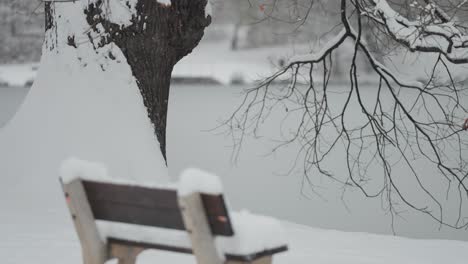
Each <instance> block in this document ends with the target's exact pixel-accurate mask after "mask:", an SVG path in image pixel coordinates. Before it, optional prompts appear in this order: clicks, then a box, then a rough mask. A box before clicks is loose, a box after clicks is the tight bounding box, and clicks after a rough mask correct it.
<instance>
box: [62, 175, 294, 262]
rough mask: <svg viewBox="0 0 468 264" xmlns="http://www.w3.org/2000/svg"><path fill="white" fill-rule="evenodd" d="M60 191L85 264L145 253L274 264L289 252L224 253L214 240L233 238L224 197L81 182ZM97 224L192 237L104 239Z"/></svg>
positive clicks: (130, 259) (129, 258)
mask: <svg viewBox="0 0 468 264" xmlns="http://www.w3.org/2000/svg"><path fill="white" fill-rule="evenodd" d="M62 188H63V191H64V193H65V197H66V200H67V205H68V208H69V210H70V213H71V215H72V218H73V222H74V225H75V228H76V231H77V233H78V237H79V239H80V242H81V247H82V253H83V258H84V263H85V264H103V263H105V262H106V261H107V260H109V259H114V258H117V259H118V260H119V263H120V264H134V263H135V261H136V258H137V256H138V254H139V253H141V252H142V251H144V250H146V249H158V250H167V251H174V252H180V253H189V254H194V255H195V257H196V259H197V262H198V263H200V264H221V263H232V264H234V263H236V264H237V263H255V264H267V263H272V256H273V255H274V254H275V253H279V252H283V251H286V250H287V246H286V245H283V246H279V247H275V248H268V249H264V250H262V251H261V252H253V253H249V254H235V253H232V254H231V253H229V252H223V253H222V254H220V253H219V249H217V247H216V243H215V238H216V237H217V236H223V237H232V236H234V235H235V230H234V228H233V226H232V224H231V219H230V217H229V214H228V210H227V207H226V204H225V202H224V198H223V196H222V195H210V194H203V193H192V194H190V195H187V196H185V197H179V196H178V194H177V190H175V189H157V188H148V187H139V186H131V185H122V184H113V183H103V182H93V181H87V180H81V179H74V180H73V181H71V182H69V183H63V182H62ZM96 220H103V221H106V223H110V222H114V223H115V222H117V223H126V224H132V226H135V225H136V226H137V227H146V228H147V227H152V228H158V229H164V230H166V229H167V230H179V231H181V232H184V235H185V233H188V235H187V236H188V237H189V239H187V240H188V241H189V242H188V244H189V245H186V246H183V245H182V246H181V245H173V244H168V243H166V241H157V243H154V241H153V242H147V241H137V240H136V239H134V238H130V239H129V238H128V236H127V237H126V238H124V239H122V238H121V237H118V236H116V237H105V238H102V237H101V236H100V233H99V228H98V225H97V222H96ZM223 254H224V258H223V256H222V255H223Z"/></svg>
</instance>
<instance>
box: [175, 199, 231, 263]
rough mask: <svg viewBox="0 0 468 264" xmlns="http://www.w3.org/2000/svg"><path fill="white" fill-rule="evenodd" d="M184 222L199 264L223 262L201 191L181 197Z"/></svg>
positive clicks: (180, 204)
mask: <svg viewBox="0 0 468 264" xmlns="http://www.w3.org/2000/svg"><path fill="white" fill-rule="evenodd" d="M179 206H180V209H181V211H182V216H183V219H184V224H185V227H186V229H187V232H188V233H189V235H190V239H191V241H192V249H193V254H194V255H195V258H196V259H197V263H198V264H222V263H223V262H224V261H223V260H222V259H221V258H220V257H219V255H218V252H217V250H216V245H215V241H214V237H213V235H212V234H211V228H210V225H209V224H208V218H207V216H206V212H205V207H204V206H203V202H202V200H201V197H200V194H199V193H194V194H191V195H188V196H185V197H179Z"/></svg>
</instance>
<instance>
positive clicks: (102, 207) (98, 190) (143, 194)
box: [83, 181, 185, 230]
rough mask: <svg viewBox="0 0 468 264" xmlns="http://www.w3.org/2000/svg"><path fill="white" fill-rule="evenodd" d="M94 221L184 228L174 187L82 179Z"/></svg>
mask: <svg viewBox="0 0 468 264" xmlns="http://www.w3.org/2000/svg"><path fill="white" fill-rule="evenodd" d="M83 186H84V188H85V191H86V195H87V197H88V200H89V203H90V206H91V210H92V211H93V215H94V217H95V219H97V220H106V221H114V222H121V223H127V224H135V225H145V226H153V227H163V228H170V229H178V230H185V226H184V223H183V219H182V214H181V212H180V209H179V205H178V201H177V192H176V191H175V190H166V189H155V188H146V187H139V186H128V185H118V184H110V183H101V182H92V181H83Z"/></svg>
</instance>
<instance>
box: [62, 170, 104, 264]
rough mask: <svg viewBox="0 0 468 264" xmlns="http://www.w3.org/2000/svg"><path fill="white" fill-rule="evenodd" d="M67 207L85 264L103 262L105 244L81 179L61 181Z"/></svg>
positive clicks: (101, 263)
mask: <svg viewBox="0 0 468 264" xmlns="http://www.w3.org/2000/svg"><path fill="white" fill-rule="evenodd" d="M62 188H63V191H64V193H65V197H66V201H67V205H68V209H69V210H70V214H71V216H72V219H73V224H74V225H75V229H76V232H77V233H78V237H79V239H80V242H81V248H82V252H83V260H84V263H85V264H104V263H105V262H106V261H107V250H106V244H105V243H104V242H103V241H102V240H101V238H100V236H99V232H98V230H97V226H96V223H95V220H94V216H93V212H92V211H91V208H90V206H89V203H88V198H87V197H86V193H85V190H84V188H83V184H82V183H81V180H79V179H76V180H74V181H72V182H70V183H65V184H64V183H62Z"/></svg>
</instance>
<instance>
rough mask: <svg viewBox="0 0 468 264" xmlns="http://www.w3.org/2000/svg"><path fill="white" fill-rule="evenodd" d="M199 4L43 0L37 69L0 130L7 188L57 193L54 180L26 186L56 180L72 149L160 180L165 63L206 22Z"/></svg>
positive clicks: (163, 171) (127, 173)
mask: <svg viewBox="0 0 468 264" xmlns="http://www.w3.org/2000/svg"><path fill="white" fill-rule="evenodd" d="M206 5H207V0H172V3H171V2H170V1H161V0H159V1H155V0H106V1H101V0H82V1H75V2H68V1H67V2H47V3H46V33H45V42H44V45H43V56H42V59H41V66H40V69H39V73H38V77H37V79H36V81H35V84H34V86H33V87H32V88H31V91H30V93H29V94H28V96H27V98H26V100H25V102H24V103H23V105H22V106H21V108H20V110H19V111H18V113H17V114H16V115H15V117H14V118H13V119H12V120H11V121H10V123H8V124H7V125H6V126H5V127H4V128H3V129H2V130H0V160H1V162H0V175H1V177H2V181H3V183H5V184H8V185H11V188H9V189H8V190H7V192H10V194H5V193H4V195H6V196H5V197H7V196H10V195H11V197H18V195H19V193H23V194H25V196H24V197H26V198H25V199H26V200H28V201H29V202H31V199H34V200H35V201H34V203H36V202H37V201H36V200H37V199H39V200H43V202H46V203H49V202H50V201H51V200H50V198H51V197H53V198H54V199H55V200H58V201H61V200H60V199H57V198H58V197H59V196H57V195H59V194H60V188H56V189H57V192H55V193H53V194H44V195H37V196H34V195H32V193H36V194H37V193H41V189H43V188H41V186H45V185H48V186H51V185H53V184H57V183H58V181H57V179H58V173H57V172H58V168H59V167H60V164H61V162H62V161H63V160H65V159H67V158H69V157H77V158H80V159H84V160H90V161H94V162H100V163H102V164H105V165H106V166H107V167H108V170H109V174H110V176H111V177H115V178H130V179H131V180H134V181H148V180H152V181H158V182H164V181H167V180H168V179H169V177H168V172H167V166H166V162H165V142H166V141H165V128H166V113H167V103H168V96H169V84H170V77H171V72H172V68H173V66H174V65H175V63H177V61H179V60H180V59H181V58H182V57H184V56H185V55H187V54H188V53H190V52H191V51H192V49H193V48H194V47H195V46H196V45H197V44H198V42H199V41H200V39H201V38H202V36H203V30H204V28H205V27H206V26H207V25H208V24H209V23H210V21H211V17H210V16H208V15H207V14H205V13H206V11H205V9H206ZM26 193H27V195H26ZM41 194H42V193H41ZM51 195H52V196H51ZM60 196H61V194H60ZM47 197H49V198H47ZM26 200H25V201H26ZM26 203H28V202H26ZM25 206H27V207H29V206H30V205H28V204H25Z"/></svg>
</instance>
